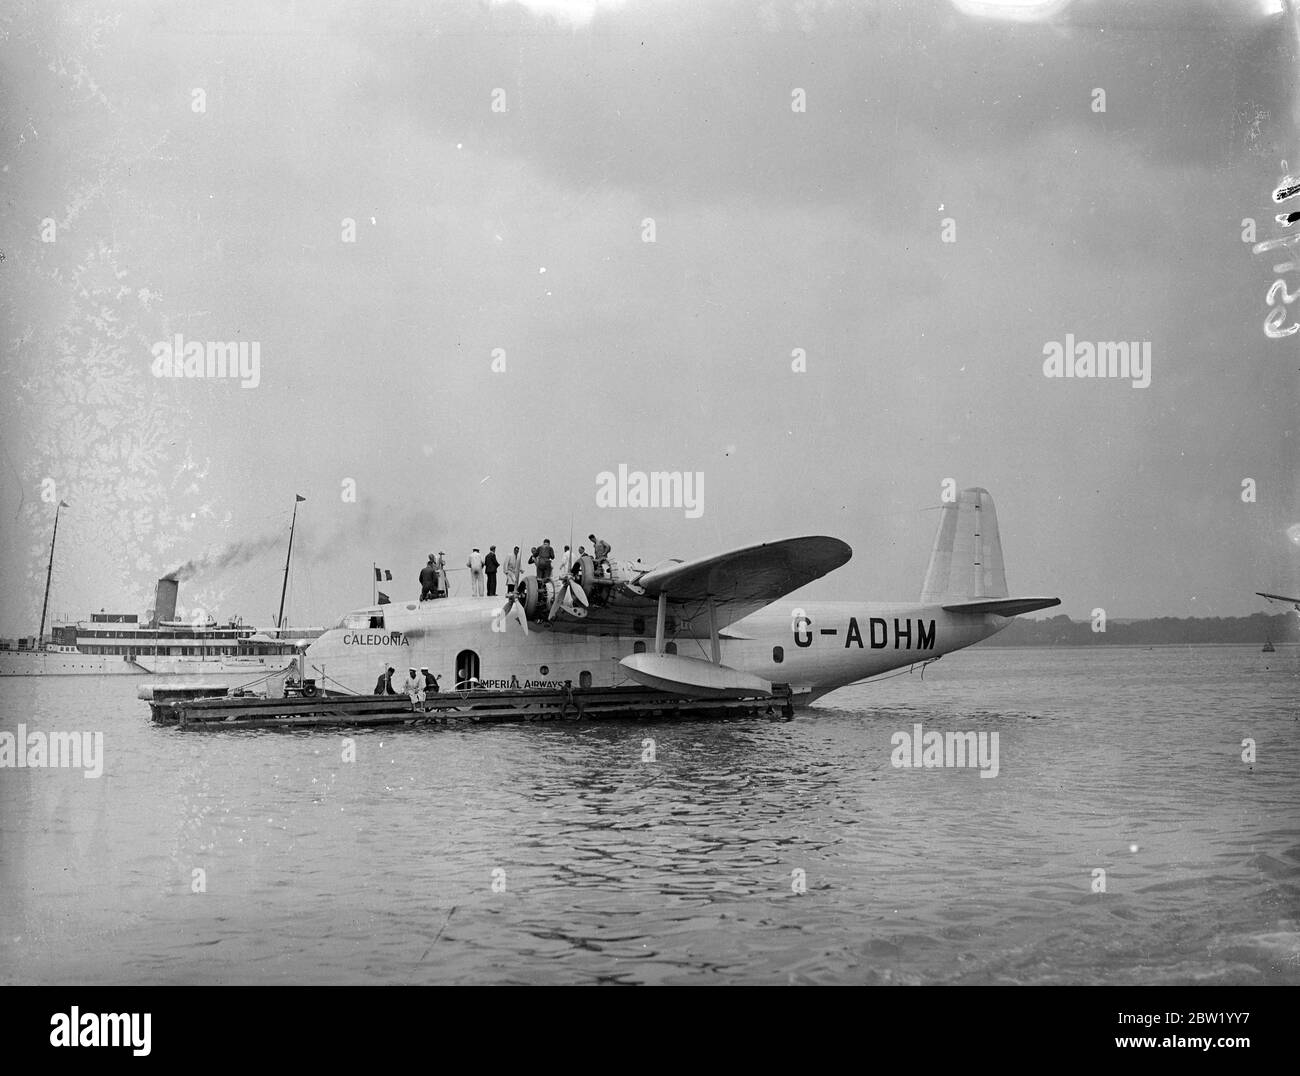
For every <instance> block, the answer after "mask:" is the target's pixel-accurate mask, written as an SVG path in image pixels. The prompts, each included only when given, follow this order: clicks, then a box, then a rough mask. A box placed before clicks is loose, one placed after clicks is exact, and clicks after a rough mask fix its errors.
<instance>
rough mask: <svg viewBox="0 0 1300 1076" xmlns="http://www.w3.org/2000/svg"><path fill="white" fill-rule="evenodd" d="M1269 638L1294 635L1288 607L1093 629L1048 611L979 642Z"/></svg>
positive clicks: (1298, 634) (1299, 622)
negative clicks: (1271, 611)
mask: <svg viewBox="0 0 1300 1076" xmlns="http://www.w3.org/2000/svg"><path fill="white" fill-rule="evenodd" d="M1266 639H1271V640H1272V641H1273V642H1274V643H1293V642H1297V641H1300V617H1298V616H1296V615H1295V614H1294V613H1278V614H1276V615H1270V614H1268V613H1255V614H1253V615H1252V616H1227V617H1224V616H1208V617H1199V616H1196V617H1173V616H1162V617H1157V618H1156V619H1154V620H1123V621H1117V620H1110V621H1107V623H1106V630H1105V631H1093V630H1092V621H1090V620H1071V619H1070V618H1069V617H1068V616H1064V615H1061V616H1054V617H1048V618H1046V619H1043V620H1029V619H1026V618H1025V617H1018V618H1017V619H1016V620H1015V621H1014V622H1012V623H1011V624H1010V625H1008V626H1007V627H1006V628H1005V629H1004V630H1003V631H1000V632H998V634H997V635H995V636H993V637H992V638H991V639H988V640H986V641H985V642H984V643H982V644H980V645H982V646H1161V645H1168V644H1173V645H1191V644H1196V643H1254V644H1255V645H1257V646H1262V645H1263V644H1264V641H1265V640H1266Z"/></svg>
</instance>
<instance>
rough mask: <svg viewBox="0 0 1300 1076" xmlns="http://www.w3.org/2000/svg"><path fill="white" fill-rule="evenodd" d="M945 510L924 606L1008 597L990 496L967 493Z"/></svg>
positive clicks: (924, 588) (974, 489) (924, 589)
mask: <svg viewBox="0 0 1300 1076" xmlns="http://www.w3.org/2000/svg"><path fill="white" fill-rule="evenodd" d="M940 511H941V513H942V514H941V516H940V518H939V530H938V532H937V533H936V534H935V536H934V548H933V549H932V550H931V551H930V566H929V568H928V569H926V573H925V584H924V585H923V586H922V588H921V601H922V602H923V603H924V604H926V605H942V604H944V603H945V602H953V601H969V600H972V599H977V598H1005V597H1007V577H1006V572H1005V571H1004V570H1003V567H1002V539H1001V538H1000V537H999V536H998V515H997V510H996V509H995V508H994V507H993V497H992V495H991V494H990V493H989V491H988V490H986V489H981V488H979V487H978V486H975V487H972V488H970V489H964V490H962V491H961V492H960V493H959V494H958V495H957V500H956V501H954V502H952V503H950V504H945V505H942V506H941V508H940Z"/></svg>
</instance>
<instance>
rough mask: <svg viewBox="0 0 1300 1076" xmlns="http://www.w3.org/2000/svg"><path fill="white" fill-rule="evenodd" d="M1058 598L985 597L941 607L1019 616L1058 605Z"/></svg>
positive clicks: (1059, 601) (946, 609) (955, 610)
mask: <svg viewBox="0 0 1300 1076" xmlns="http://www.w3.org/2000/svg"><path fill="white" fill-rule="evenodd" d="M1060 604H1061V599H1060V598H985V599H983V600H980V601H969V602H956V603H955V604H953V605H945V606H944V607H943V609H944V612H946V613H976V614H980V615H982V614H985V613H992V614H993V615H994V616H1020V614H1021V613H1032V612H1034V611H1035V610H1036V609H1050V608H1051V607H1052V606H1053V605H1060Z"/></svg>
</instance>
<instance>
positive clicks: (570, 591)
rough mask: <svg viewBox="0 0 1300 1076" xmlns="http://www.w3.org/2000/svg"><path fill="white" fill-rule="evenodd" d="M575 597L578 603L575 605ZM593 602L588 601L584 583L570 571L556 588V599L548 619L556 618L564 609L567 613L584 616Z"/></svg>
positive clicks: (552, 603)
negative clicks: (583, 586) (583, 587)
mask: <svg viewBox="0 0 1300 1076" xmlns="http://www.w3.org/2000/svg"><path fill="white" fill-rule="evenodd" d="M571 598H572V599H574V600H576V602H577V605H574V601H571V600H570V599H571ZM590 604H591V603H590V602H588V601H587V592H586V591H585V590H583V589H582V584H581V583H579V582H578V581H577V580H576V579H574V578H573V573H572V572H569V573H567V574H566V575H565V576H564V581H563V582H562V583H561V584H560V585H559V586H558V587H556V588H555V600H554V601H552V602H551V611H550V613H549V614H548V615H547V619H548V620H554V619H555V614H556V613H558V612H559V611H560V610H561V609H563V610H564V611H565V612H566V613H570V614H572V615H573V616H578V617H583V616H586V615H587V606H588V605H590Z"/></svg>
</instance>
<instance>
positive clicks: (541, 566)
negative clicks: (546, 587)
mask: <svg viewBox="0 0 1300 1076" xmlns="http://www.w3.org/2000/svg"><path fill="white" fill-rule="evenodd" d="M535 559H536V561H537V581H538V582H539V583H544V582H546V580H548V579H550V578H551V561H552V560H554V559H555V550H554V549H552V548H551V540H550V539H549V538H546V539H544V540H543V541H542V544H541V545H540V546H539V547H538V549H537V554H536V557H535Z"/></svg>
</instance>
